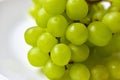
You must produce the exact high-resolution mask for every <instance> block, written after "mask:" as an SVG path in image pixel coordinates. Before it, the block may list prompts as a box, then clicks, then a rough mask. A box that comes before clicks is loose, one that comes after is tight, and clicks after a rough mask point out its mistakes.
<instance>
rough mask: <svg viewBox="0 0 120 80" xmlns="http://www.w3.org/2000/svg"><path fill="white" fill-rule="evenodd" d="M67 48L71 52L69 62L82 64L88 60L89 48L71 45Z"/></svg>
mask: <svg viewBox="0 0 120 80" xmlns="http://www.w3.org/2000/svg"><path fill="white" fill-rule="evenodd" d="M69 47H70V49H71V51H72V54H71V60H72V61H73V62H83V61H85V60H86V59H87V58H88V56H89V48H88V46H86V45H85V44H83V45H81V46H75V45H73V44H70V45H69Z"/></svg>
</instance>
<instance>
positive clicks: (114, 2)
mask: <svg viewBox="0 0 120 80" xmlns="http://www.w3.org/2000/svg"><path fill="white" fill-rule="evenodd" d="M112 5H113V6H116V7H119V8H120V0H112Z"/></svg>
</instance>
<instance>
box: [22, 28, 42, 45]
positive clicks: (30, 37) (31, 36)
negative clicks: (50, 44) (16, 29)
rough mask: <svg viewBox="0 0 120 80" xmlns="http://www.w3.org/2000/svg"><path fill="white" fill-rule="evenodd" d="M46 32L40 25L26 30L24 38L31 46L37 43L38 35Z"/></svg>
mask: <svg viewBox="0 0 120 80" xmlns="http://www.w3.org/2000/svg"><path fill="white" fill-rule="evenodd" d="M43 32H44V30H43V29H42V28H40V27H31V28H28V29H27V30H26V31H25V34H24V38H25V41H26V43H27V44H29V45H31V46H36V45H37V39H38V37H39V36H40V35H41V34H42V33H43Z"/></svg>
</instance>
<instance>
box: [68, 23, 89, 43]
mask: <svg viewBox="0 0 120 80" xmlns="http://www.w3.org/2000/svg"><path fill="white" fill-rule="evenodd" d="M66 38H67V39H68V40H69V41H70V42H71V43H72V44H75V45H82V44H83V43H85V42H86V41H87V39H88V30H87V28H86V26H85V25H84V24H82V23H73V24H71V25H69V26H68V28H67V31H66Z"/></svg>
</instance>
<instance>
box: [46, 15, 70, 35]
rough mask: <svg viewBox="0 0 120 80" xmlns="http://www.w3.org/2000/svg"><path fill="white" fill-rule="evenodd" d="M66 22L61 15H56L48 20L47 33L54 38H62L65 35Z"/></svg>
mask: <svg viewBox="0 0 120 80" xmlns="http://www.w3.org/2000/svg"><path fill="white" fill-rule="evenodd" d="M67 26H68V22H67V20H66V19H65V17H64V16H62V15H57V16H54V17H52V18H50V19H49V20H48V23H47V31H48V32H50V33H51V34H52V35H54V36H55V37H62V36H64V34H65V31H66V28H67Z"/></svg>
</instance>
